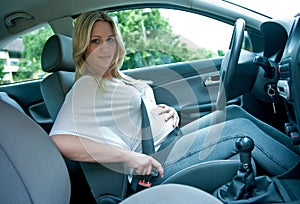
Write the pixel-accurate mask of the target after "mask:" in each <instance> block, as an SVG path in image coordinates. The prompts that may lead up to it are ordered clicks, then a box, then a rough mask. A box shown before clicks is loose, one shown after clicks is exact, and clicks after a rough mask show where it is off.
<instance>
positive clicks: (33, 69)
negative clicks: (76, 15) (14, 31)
mask: <svg viewBox="0 0 300 204" xmlns="http://www.w3.org/2000/svg"><path fill="white" fill-rule="evenodd" d="M51 35H53V31H52V30H51V28H50V27H49V26H45V27H42V28H39V29H38V30H35V31H32V32H30V33H28V34H25V35H23V36H22V37H20V38H18V39H15V40H14V41H12V42H10V43H9V44H8V45H7V46H5V47H4V48H3V49H2V50H0V84H9V83H15V82H21V81H27V80H33V79H39V78H42V77H44V76H45V74H46V73H44V72H43V71H42V69H41V55H42V50H43V47H44V44H45V42H46V40H47V39H48V38H49V37H50V36H51Z"/></svg>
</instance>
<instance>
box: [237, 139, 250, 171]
mask: <svg viewBox="0 0 300 204" xmlns="http://www.w3.org/2000/svg"><path fill="white" fill-rule="evenodd" d="M235 146H236V148H237V150H238V151H239V154H240V160H241V165H242V166H243V168H248V167H249V165H250V168H252V166H251V151H252V150H253V148H254V142H253V140H252V139H251V138H250V137H248V136H243V137H240V138H238V139H237V141H236V142H235Z"/></svg>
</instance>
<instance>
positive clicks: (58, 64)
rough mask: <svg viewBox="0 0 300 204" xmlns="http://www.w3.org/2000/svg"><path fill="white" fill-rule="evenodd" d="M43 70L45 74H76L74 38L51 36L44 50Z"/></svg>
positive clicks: (58, 35)
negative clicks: (65, 72)
mask: <svg viewBox="0 0 300 204" xmlns="http://www.w3.org/2000/svg"><path fill="white" fill-rule="evenodd" d="M42 68H43V70H44V71H45V72H56V71H68V72H75V64H74V61H73V57H72V38H70V37H68V36H64V35H60V34H56V35H53V36H51V37H50V38H49V39H48V40H47V42H46V44H45V46H44V48H43V52H42Z"/></svg>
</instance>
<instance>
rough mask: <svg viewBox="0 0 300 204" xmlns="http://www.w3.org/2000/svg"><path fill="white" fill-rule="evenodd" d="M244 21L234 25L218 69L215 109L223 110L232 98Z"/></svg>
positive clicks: (240, 20)
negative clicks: (218, 82)
mask: <svg viewBox="0 0 300 204" xmlns="http://www.w3.org/2000/svg"><path fill="white" fill-rule="evenodd" d="M244 30H245V21H244V20H243V19H237V20H236V22H235V25H234V29H233V33H232V37H231V42H230V46H229V50H228V51H227V53H226V54H225V57H224V59H223V61H222V64H221V69H220V84H219V90H218V96H217V101H216V108H217V109H218V110H223V109H224V108H225V106H226V103H227V101H228V100H230V99H232V98H233V97H234V96H232V94H231V92H232V91H231V90H233V88H234V87H232V85H233V80H234V74H235V72H236V69H237V65H238V61H239V57H240V53H241V49H242V43H243V39H244Z"/></svg>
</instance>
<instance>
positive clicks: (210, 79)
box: [112, 8, 239, 126]
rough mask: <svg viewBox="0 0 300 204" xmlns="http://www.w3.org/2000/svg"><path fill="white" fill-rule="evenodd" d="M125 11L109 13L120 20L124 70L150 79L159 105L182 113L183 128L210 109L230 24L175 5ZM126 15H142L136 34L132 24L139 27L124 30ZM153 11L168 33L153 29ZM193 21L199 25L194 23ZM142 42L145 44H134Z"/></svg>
mask: <svg viewBox="0 0 300 204" xmlns="http://www.w3.org/2000/svg"><path fill="white" fill-rule="evenodd" d="M126 12H127V13H125V12H124V11H123V12H114V13H112V15H115V16H116V18H117V21H118V23H119V24H120V28H121V33H122V35H123V39H124V41H125V47H126V51H127V55H126V57H125V61H124V65H123V67H122V70H124V72H125V73H126V74H128V75H130V76H132V77H133V78H136V79H143V80H149V81H151V82H152V84H151V86H152V88H153V91H154V94H155V97H156V100H157V103H163V104H167V105H169V106H172V107H174V108H175V109H176V110H177V111H178V113H179V115H180V116H181V125H182V126H183V125H185V124H187V123H189V122H191V121H193V120H195V119H197V118H199V117H202V116H203V115H206V114H208V113H210V112H211V111H213V110H214V109H215V107H214V103H215V101H216V97H217V92H218V87H219V82H220V78H219V70H220V66H221V63H222V59H223V56H224V53H225V52H226V51H227V48H228V47H229V44H230V39H231V33H232V29H233V27H232V26H231V25H228V24H225V23H223V22H219V21H217V20H214V19H211V18H207V17H204V16H201V15H198V14H195V13H190V12H187V11H179V10H176V9H149V8H147V9H135V10H129V11H126ZM128 13H130V16H131V18H132V16H134V14H136V13H138V14H139V15H140V16H138V17H137V19H139V18H141V22H140V21H139V20H137V21H135V25H136V27H137V26H138V25H140V26H141V29H140V32H139V28H136V27H135V29H137V30H132V31H131V32H130V33H128V34H127V33H126V31H127V30H129V29H130V28H128V27H130V23H128V18H126V15H129V14H128ZM157 13H159V18H160V19H159V20H156V21H155V22H164V21H165V23H166V24H168V26H170V27H171V29H170V30H171V34H168V30H167V29H164V28H161V30H155V29H154V28H159V27H160V24H157V23H155V22H153V18H152V16H154V15H158V14H157ZM151 18H152V21H150V19H151ZM123 19H127V21H126V22H124V20H123ZM186 22H190V24H187V23H186ZM196 24H197V26H196V27H197V28H195V27H194V26H193V25H196ZM212 24H213V25H214V26H213V27H212V26H210V25H212ZM126 26H127V28H126V29H124V27H126ZM220 30H222V31H223V32H222V33H220V32H219V31H220ZM217 31H218V32H217ZM138 35H140V36H138ZM133 39H135V40H133ZM157 41H159V43H157ZM140 44H142V45H143V46H138V45H140ZM166 44H168V45H166ZM234 103H239V100H235V101H234Z"/></svg>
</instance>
